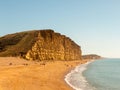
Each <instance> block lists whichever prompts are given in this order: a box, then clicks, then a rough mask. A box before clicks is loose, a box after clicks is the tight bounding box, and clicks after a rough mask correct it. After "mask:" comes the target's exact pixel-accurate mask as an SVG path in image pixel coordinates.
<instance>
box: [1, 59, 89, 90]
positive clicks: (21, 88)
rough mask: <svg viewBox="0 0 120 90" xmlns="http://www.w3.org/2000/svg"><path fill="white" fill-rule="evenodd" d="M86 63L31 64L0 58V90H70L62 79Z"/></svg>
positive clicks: (29, 62)
mask: <svg viewBox="0 0 120 90" xmlns="http://www.w3.org/2000/svg"><path fill="white" fill-rule="evenodd" d="M86 61H87V60H83V61H54V62H53V61H51V62H32V61H26V60H23V59H20V58H14V57H6V58H5V57H0V90H72V88H71V87H69V86H68V85H67V84H66V82H65V81H64V77H65V75H66V74H67V73H68V72H69V71H70V70H71V69H73V68H74V67H75V66H76V65H78V64H81V63H85V62H86Z"/></svg>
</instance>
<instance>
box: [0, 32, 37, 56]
mask: <svg viewBox="0 0 120 90" xmlns="http://www.w3.org/2000/svg"><path fill="white" fill-rule="evenodd" d="M37 33H38V32H37V31H27V32H21V33H15V34H8V35H6V36H3V37H0V56H18V55H19V54H20V53H21V52H22V53H27V51H28V50H29V49H31V47H32V45H33V44H34V42H35V41H36V38H37Z"/></svg>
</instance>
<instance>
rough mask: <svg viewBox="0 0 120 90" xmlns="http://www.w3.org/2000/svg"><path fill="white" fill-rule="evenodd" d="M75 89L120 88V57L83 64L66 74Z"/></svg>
mask: <svg viewBox="0 0 120 90" xmlns="http://www.w3.org/2000/svg"><path fill="white" fill-rule="evenodd" d="M65 81H66V82H67V84H69V85H70V86H71V87H72V88H73V90H120V59H100V60H94V61H91V62H88V63H86V64H82V65H79V66H77V67H76V68H75V69H73V70H72V71H71V72H70V73H68V74H67V75H66V76H65Z"/></svg>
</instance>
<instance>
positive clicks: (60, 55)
mask: <svg viewBox="0 0 120 90" xmlns="http://www.w3.org/2000/svg"><path fill="white" fill-rule="evenodd" d="M12 35H13V36H19V39H16V41H15V40H14V39H13V40H12V41H15V42H14V44H12V45H9V43H7V45H6V43H5V42H4V43H3V41H5V40H6V41H7V39H6V38H5V37H6V36H5V37H1V38H0V49H1V51H0V56H21V57H23V58H26V59H28V60H80V59H81V49H80V46H78V45H77V44H76V43H75V42H73V41H72V40H71V39H70V38H68V37H66V36H64V35H61V34H59V33H55V32H54V31H53V30H39V31H30V32H22V34H21V33H17V35H16V34H12ZM10 36H11V35H10ZM13 36H11V37H12V38H13ZM3 39H4V40H3ZM12 41H10V42H12ZM7 42H8V41H7ZM3 46H4V47H3ZM13 50H15V51H13ZM11 52H13V53H11Z"/></svg>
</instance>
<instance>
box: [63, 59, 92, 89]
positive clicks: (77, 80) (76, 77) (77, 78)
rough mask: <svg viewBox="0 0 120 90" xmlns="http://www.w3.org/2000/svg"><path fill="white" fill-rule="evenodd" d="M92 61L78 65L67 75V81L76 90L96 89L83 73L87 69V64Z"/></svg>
mask: <svg viewBox="0 0 120 90" xmlns="http://www.w3.org/2000/svg"><path fill="white" fill-rule="evenodd" d="M91 62H92V61H91ZM91 62H87V63H85V64H82V65H79V66H76V68H75V69H74V70H72V71H71V72H70V73H68V74H67V75H66V76H65V81H66V83H67V84H68V85H70V86H71V87H72V88H73V89H74V90H94V89H93V87H91V86H90V85H89V84H88V82H87V81H86V79H85V77H84V76H83V74H82V73H83V71H85V70H86V69H87V65H88V64H89V63H91Z"/></svg>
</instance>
